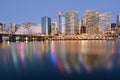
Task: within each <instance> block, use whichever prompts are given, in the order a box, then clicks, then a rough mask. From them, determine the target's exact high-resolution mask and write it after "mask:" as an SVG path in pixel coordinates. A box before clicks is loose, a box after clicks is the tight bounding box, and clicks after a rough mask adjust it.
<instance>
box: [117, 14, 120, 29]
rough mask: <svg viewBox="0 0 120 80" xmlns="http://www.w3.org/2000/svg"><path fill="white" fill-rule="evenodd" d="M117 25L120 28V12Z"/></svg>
mask: <svg viewBox="0 0 120 80" xmlns="http://www.w3.org/2000/svg"><path fill="white" fill-rule="evenodd" d="M117 27H119V28H120V14H118V15H117Z"/></svg>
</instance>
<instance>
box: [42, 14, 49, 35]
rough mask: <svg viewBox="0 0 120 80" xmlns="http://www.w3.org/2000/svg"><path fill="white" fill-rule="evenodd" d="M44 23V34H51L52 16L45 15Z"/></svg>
mask: <svg viewBox="0 0 120 80" xmlns="http://www.w3.org/2000/svg"><path fill="white" fill-rule="evenodd" d="M41 24H42V34H45V35H50V34H51V18H50V17H48V16H44V17H42V19H41Z"/></svg>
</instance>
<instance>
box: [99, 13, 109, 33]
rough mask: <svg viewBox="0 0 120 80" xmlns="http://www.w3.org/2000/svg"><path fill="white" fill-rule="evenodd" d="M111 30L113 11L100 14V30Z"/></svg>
mask: <svg viewBox="0 0 120 80" xmlns="http://www.w3.org/2000/svg"><path fill="white" fill-rule="evenodd" d="M110 30H111V13H110V12H107V13H103V14H100V15H99V32H105V31H110Z"/></svg>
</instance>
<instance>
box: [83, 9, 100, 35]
mask: <svg viewBox="0 0 120 80" xmlns="http://www.w3.org/2000/svg"><path fill="white" fill-rule="evenodd" d="M84 21H85V26H86V33H87V34H96V33H98V32H99V12H98V10H88V11H86V13H85V15H84Z"/></svg>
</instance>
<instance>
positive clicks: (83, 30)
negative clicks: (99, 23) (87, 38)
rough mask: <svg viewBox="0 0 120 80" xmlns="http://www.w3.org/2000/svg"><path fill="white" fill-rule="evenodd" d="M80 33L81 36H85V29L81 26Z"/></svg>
mask: <svg viewBox="0 0 120 80" xmlns="http://www.w3.org/2000/svg"><path fill="white" fill-rule="evenodd" d="M80 33H81V34H85V33H86V27H85V26H81V29H80Z"/></svg>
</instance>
